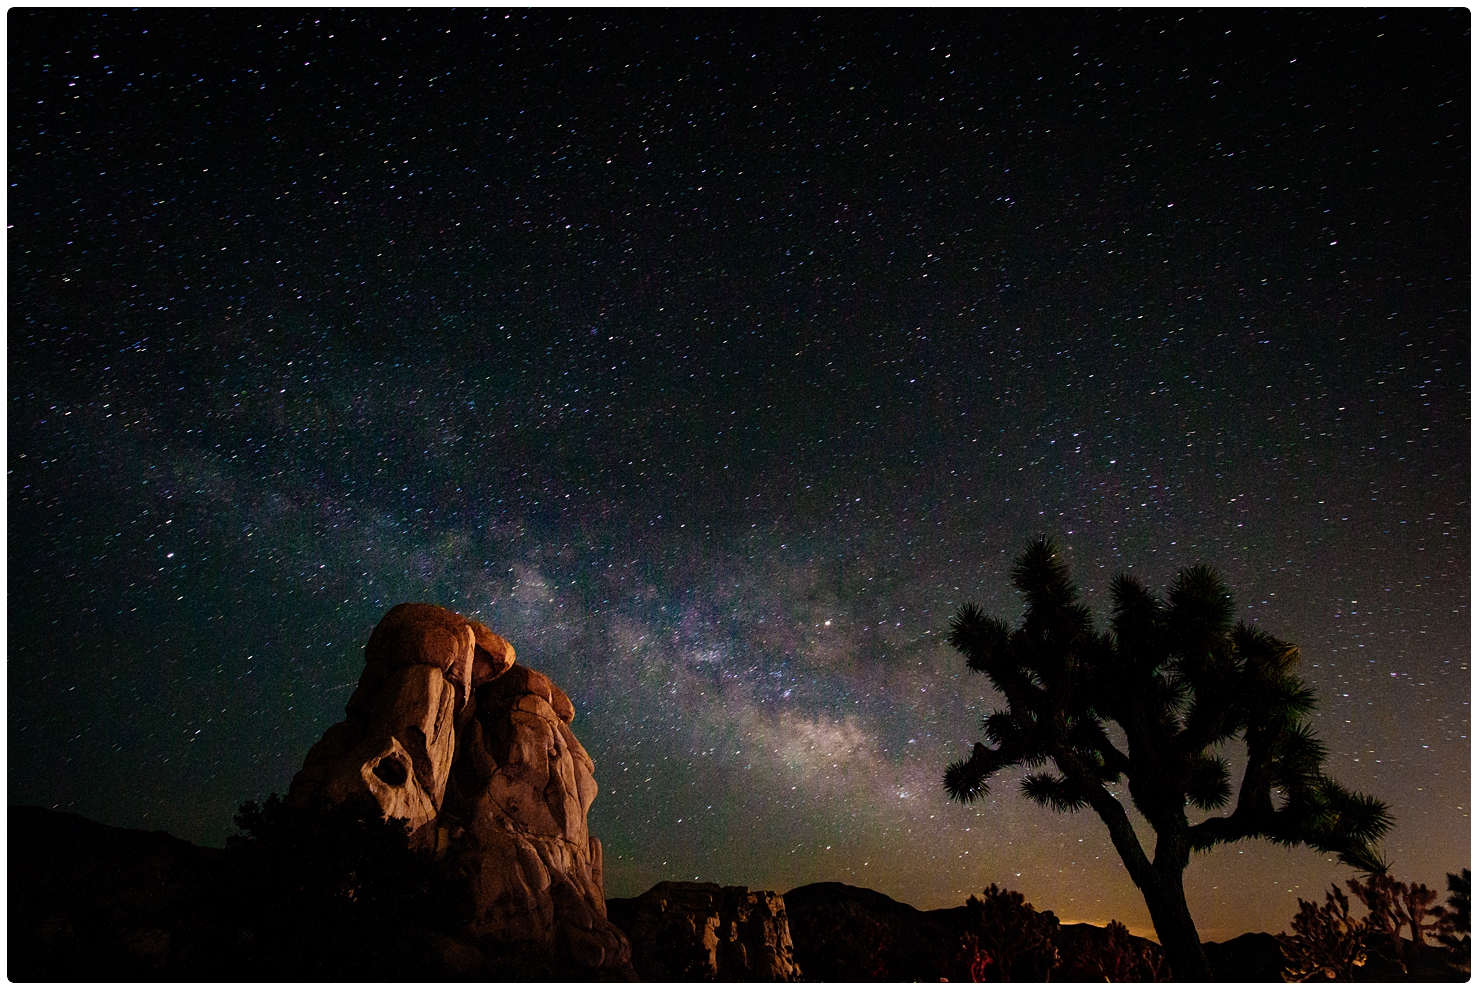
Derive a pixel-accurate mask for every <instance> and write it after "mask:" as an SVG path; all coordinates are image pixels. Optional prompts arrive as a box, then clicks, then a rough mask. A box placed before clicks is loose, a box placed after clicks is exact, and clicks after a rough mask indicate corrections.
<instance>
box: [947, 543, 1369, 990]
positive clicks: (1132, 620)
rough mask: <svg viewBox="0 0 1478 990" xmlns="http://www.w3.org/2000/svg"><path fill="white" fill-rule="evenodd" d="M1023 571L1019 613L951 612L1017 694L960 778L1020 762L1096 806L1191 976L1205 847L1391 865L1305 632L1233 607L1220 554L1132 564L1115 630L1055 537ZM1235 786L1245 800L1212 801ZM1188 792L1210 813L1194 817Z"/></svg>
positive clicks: (973, 657) (1174, 957)
mask: <svg viewBox="0 0 1478 990" xmlns="http://www.w3.org/2000/svg"><path fill="white" fill-rule="evenodd" d="M1011 578H1012V583H1013V584H1014V585H1015V586H1016V588H1017V590H1018V591H1019V592H1020V593H1021V595H1022V597H1023V598H1024V599H1025V601H1026V611H1025V614H1024V616H1023V618H1022V621H1021V624H1020V625H1019V626H1018V627H1017V628H1016V629H1012V628H1010V627H1009V626H1008V625H1007V624H1006V623H1004V622H1002V621H1000V620H999V619H994V618H989V617H987V616H986V615H985V614H984V613H983V612H982V611H981V610H980V609H979V608H978V607H977V606H975V605H973V604H967V605H965V606H964V607H963V608H961V609H960V611H959V613H958V614H957V615H956V616H955V618H954V620H953V623H952V625H951V630H950V642H951V644H952V645H953V646H954V647H955V648H956V649H957V650H959V651H960V652H961V653H962V654H964V656H965V662H966V663H967V665H968V666H969V668H970V669H971V670H975V671H979V672H980V673H983V674H985V675H986V676H987V677H988V678H989V679H990V682H991V684H992V685H993V686H994V687H995V689H996V690H997V691H999V692H1000V693H1001V694H1002V695H1003V696H1004V697H1005V701H1006V704H1005V707H1004V708H1002V709H1000V710H999V711H994V712H991V713H990V714H988V715H986V716H985V718H984V720H983V722H982V723H981V731H982V733H983V734H984V735H985V737H986V740H987V741H988V745H987V744H985V743H976V744H975V747H974V750H973V751H972V752H971V754H970V757H969V759H966V760H961V761H958V762H956V763H953V764H951V765H950V766H949V767H948V768H947V769H946V770H945V774H944V787H945V791H946V792H947V793H948V794H949V795H950V797H952V798H954V799H956V800H958V801H962V802H966V803H968V802H971V801H974V800H977V799H979V798H981V797H983V796H984V795H985V794H986V793H987V791H988V788H989V780H990V777H991V776H992V775H993V774H995V773H996V772H997V771H998V770H1003V769H1007V768H1012V767H1022V768H1025V769H1026V770H1027V771H1029V772H1028V773H1027V774H1026V775H1025V776H1024V778H1023V779H1022V780H1021V788H1022V791H1023V792H1024V793H1025V794H1026V795H1027V796H1028V797H1030V798H1031V799H1033V800H1034V801H1037V802H1038V803H1040V804H1042V805H1044V806H1046V807H1049V808H1052V809H1053V810H1056V811H1077V810H1079V809H1082V808H1092V809H1093V811H1094V812H1095V813H1097V815H1098V816H1099V817H1100V818H1101V819H1102V820H1103V822H1104V824H1105V825H1107V826H1108V830H1109V835H1110V837H1111V838H1112V840H1113V843H1114V847H1115V848H1116V849H1117V850H1118V852H1119V855H1120V857H1121V858H1122V859H1123V861H1124V865H1125V867H1126V868H1127V869H1128V871H1129V875H1130V877H1132V878H1133V880H1134V882H1135V884H1136V885H1137V886H1138V887H1139V889H1140V891H1141V892H1142V894H1143V895H1144V898H1145V903H1146V905H1147V906H1148V907H1149V911H1150V917H1151V918H1152V919H1153V920H1154V924H1155V930H1156V932H1157V933H1158V934H1159V936H1160V944H1161V945H1162V946H1164V948H1165V953H1166V956H1167V958H1168V962H1169V964H1170V968H1171V970H1172V971H1173V972H1174V974H1175V976H1176V978H1178V979H1202V980H1205V979H1210V978H1211V972H1210V968H1209V966H1208V965H1207V963H1206V957H1205V955H1204V954H1203V953H1202V951H1201V942H1200V938H1199V937H1198V936H1197V934H1196V928H1195V924H1194V922H1193V921H1192V919H1191V916H1190V911H1189V910H1188V909H1187V907H1186V901H1185V891H1184V888H1183V886H1182V876H1183V874H1184V872H1185V868H1186V865H1187V864H1188V863H1189V861H1190V855H1191V853H1192V852H1193V851H1204V850H1209V849H1211V848H1213V847H1214V846H1216V845H1218V844H1221V843H1224V842H1235V841H1238V840H1241V839H1247V838H1265V839H1269V840H1272V841H1274V842H1278V843H1281V844H1283V845H1289V846H1293V845H1299V844H1304V845H1309V846H1312V847H1313V848H1315V849H1319V850H1321V851H1326V852H1334V853H1337V854H1338V855H1339V856H1340V858H1341V859H1342V860H1343V861H1345V862H1347V863H1350V864H1352V865H1354V866H1356V867H1357V868H1360V869H1367V870H1372V869H1373V870H1383V869H1384V864H1382V863H1380V862H1379V859H1378V857H1377V856H1376V855H1375V853H1374V852H1373V849H1372V846H1373V843H1374V842H1375V841H1376V840H1378V839H1379V838H1380V836H1381V835H1383V834H1384V833H1385V832H1386V830H1387V829H1388V828H1390V825H1391V819H1390V816H1389V815H1388V813H1387V811H1386V807H1385V805H1384V804H1383V803H1381V802H1380V801H1378V800H1376V799H1374V798H1371V797H1366V796H1364V795H1361V794H1357V793H1354V792H1352V791H1349V790H1346V789H1345V788H1343V787H1341V786H1340V785H1339V784H1338V783H1336V782H1335V781H1333V780H1331V779H1330V778H1329V777H1328V776H1326V775H1325V773H1324V772H1323V761H1324V756H1325V750H1324V746H1323V744H1322V743H1320V742H1319V740H1318V739H1317V738H1316V737H1315V735H1314V733H1313V730H1312V729H1311V728H1310V726H1309V724H1308V723H1307V722H1306V721H1305V719H1306V718H1307V717H1308V715H1309V713H1310V712H1311V711H1312V710H1313V708H1314V696H1313V693H1312V692H1311V691H1310V690H1309V689H1308V688H1307V687H1306V686H1304V684H1303V683H1302V682H1301V681H1300V680H1299V679H1298V677H1297V676H1296V675H1295V674H1294V667H1295V666H1296V665H1297V663H1298V649H1297V647H1294V646H1292V645H1290V644H1288V643H1284V642H1282V641H1280V640H1278V639H1275V638H1274V637H1272V636H1270V635H1268V634H1267V633H1265V632H1263V631H1262V630H1260V629H1257V628H1254V627H1252V626H1249V625H1247V624H1245V623H1238V624H1234V623H1233V621H1232V617H1233V604H1232V598H1231V595H1230V593H1229V592H1228V591H1227V588H1226V585H1225V584H1224V583H1223V582H1222V580H1221V578H1220V577H1219V576H1218V575H1217V574H1216V572H1215V571H1213V570H1211V569H1210V568H1207V567H1192V568H1188V569H1186V570H1183V571H1181V572H1180V574H1179V576H1178V577H1177V578H1176V580H1175V583H1174V584H1173V585H1172V586H1171V588H1170V590H1169V593H1168V595H1166V596H1165V597H1164V598H1161V597H1159V596H1157V595H1155V594H1153V593H1152V592H1150V591H1149V590H1148V589H1146V588H1145V587H1144V586H1143V585H1142V584H1140V583H1139V582H1138V581H1136V580H1135V579H1133V578H1130V577H1120V578H1118V579H1116V580H1115V581H1114V582H1113V585H1112V589H1111V590H1112V597H1113V606H1114V613H1113V620H1112V623H1111V626H1110V629H1109V630H1108V631H1107V632H1100V631H1098V630H1097V629H1096V628H1095V627H1094V623H1093V618H1092V616H1091V614H1090V613H1089V610H1088V608H1087V606H1085V605H1084V604H1083V603H1082V602H1081V601H1080V600H1079V598H1078V592H1077V589H1076V587H1074V585H1073V583H1072V580H1071V579H1070V576H1069V574H1068V569H1067V566H1066V565H1065V564H1064V563H1063V561H1062V558H1061V556H1060V555H1059V553H1058V551H1057V548H1056V546H1055V545H1054V544H1053V543H1052V541H1050V540H1046V539H1039V540H1037V541H1035V542H1033V543H1031V544H1029V545H1028V546H1027V548H1026V550H1025V551H1024V552H1023V553H1022V554H1021V556H1020V557H1018V558H1017V559H1016V562H1015V566H1014V567H1013V569H1012V572H1011ZM1111 727H1112V728H1116V729H1117V733H1118V737H1117V741H1116V740H1115V739H1114V738H1111V737H1110V734H1109V730H1110V728H1111ZM1238 743H1240V745H1241V746H1243V747H1244V749H1245V753H1246V767H1245V770H1244V771H1243V774H1242V779H1241V781H1240V782H1239V783H1238V785H1237V787H1236V789H1235V791H1234V789H1233V787H1232V781H1231V775H1230V764H1229V763H1228V761H1227V759H1226V758H1225V757H1224V756H1223V755H1222V750H1223V749H1224V748H1226V747H1228V746H1231V745H1233V744H1238ZM1126 782H1127V789H1128V793H1129V797H1130V798H1131V800H1132V801H1133V802H1134V806H1135V807H1136V808H1137V809H1138V810H1139V812H1140V813H1141V814H1142V815H1144V817H1145V818H1146V819H1147V820H1148V821H1149V823H1150V825H1151V827H1152V828H1153V829H1154V831H1155V837H1156V842H1155V848H1154V851H1153V858H1151V856H1150V855H1149V854H1147V853H1146V852H1145V850H1144V849H1143V847H1141V845H1140V842H1139V839H1138V837H1137V836H1136V834H1135V832H1134V828H1133V826H1132V825H1131V824H1130V822H1129V817H1128V814H1127V813H1126V811H1125V808H1124V805H1123V803H1122V802H1121V800H1120V795H1121V790H1122V788H1123V786H1124V785H1125V783H1126ZM1234 797H1235V804H1234V805H1233V806H1232V808H1231V811H1230V812H1229V813H1225V814H1213V813H1214V812H1218V811H1223V810H1224V809H1226V808H1227V806H1228V805H1231V804H1232V802H1233V798H1234ZM1189 809H1195V810H1196V811H1197V812H1201V813H1202V814H1201V815H1199V816H1198V817H1200V818H1201V820H1200V821H1197V822H1195V823H1192V822H1191V820H1190V813H1189Z"/></svg>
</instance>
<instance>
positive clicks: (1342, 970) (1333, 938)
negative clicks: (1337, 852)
mask: <svg viewBox="0 0 1478 990" xmlns="http://www.w3.org/2000/svg"><path fill="white" fill-rule="evenodd" d="M1369 931H1370V930H1369V928H1368V927H1367V926H1366V923H1365V922H1364V921H1360V920H1357V919H1355V918H1353V917H1351V916H1350V899H1349V898H1348V897H1346V896H1345V895H1344V891H1342V890H1340V889H1339V886H1338V885H1337V884H1330V886H1329V893H1327V894H1325V895H1324V906H1323V907H1319V906H1318V905H1316V904H1315V903H1314V902H1313V901H1306V900H1304V899H1303V898H1302V897H1300V898H1299V899H1298V914H1297V915H1296V916H1295V917H1294V919H1293V934H1292V935H1289V934H1287V933H1284V934H1280V935H1279V936H1278V943H1279V945H1280V946H1281V947H1282V949H1283V958H1284V959H1286V960H1287V962H1288V965H1287V966H1286V967H1285V968H1284V970H1283V979H1284V980H1286V981H1288V982H1289V983H1306V982H1308V981H1309V980H1335V981H1338V982H1342V983H1348V982H1351V981H1352V980H1354V978H1355V976H1354V973H1355V970H1356V969H1357V968H1359V967H1360V966H1364V965H1365V959H1366V946H1365V942H1366V938H1367V937H1368V935H1369Z"/></svg>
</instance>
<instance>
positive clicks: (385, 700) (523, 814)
mask: <svg viewBox="0 0 1478 990" xmlns="http://www.w3.org/2000/svg"><path fill="white" fill-rule="evenodd" d="M364 652H365V667H364V672H363V673H362V674H361V675H360V678H359V684H358V686H357V688H356V689H355V691H354V693H353V695H352V696H351V697H350V698H349V702H348V705H347V706H346V707H345V718H344V721H342V722H340V723H338V724H337V725H335V726H333V727H331V728H330V729H329V730H328V731H327V732H325V733H324V735H323V738H322V739H321V740H319V742H318V743H317V744H316V745H315V746H314V747H313V748H312V749H311V750H310V751H309V752H308V756H307V758H306V760H305V761H304V763H303V769H302V770H301V771H299V773H298V774H297V776H296V777H294V778H293V782H292V788H291V790H290V791H289V792H288V804H289V805H291V806H293V807H297V808H302V809H312V808H315V807H325V806H334V805H339V804H342V803H344V802H346V801H352V800H364V799H366V798H368V799H371V800H373V801H374V802H375V803H376V804H377V805H378V806H379V807H380V809H381V810H382V812H383V813H384V814H385V815H386V816H387V817H393V818H404V819H406V820H407V823H408V826H409V828H410V829H411V831H412V843H413V845H415V846H418V847H421V848H426V849H432V850H434V851H435V855H436V856H437V858H438V859H439V860H445V862H446V863H447V866H448V868H449V870H450V872H451V873H452V875H453V876H454V877H455V878H456V879H457V881H458V882H457V883H456V884H455V886H457V887H460V888H461V893H463V894H465V898H466V902H467V918H466V933H467V935H468V936H470V937H471V938H472V939H473V940H474V941H475V942H480V943H485V944H486V945H488V946H499V947H501V948H500V951H502V949H506V948H507V947H508V946H516V947H518V948H519V949H520V951H522V952H524V953H526V954H527V953H531V954H536V955H537V954H540V953H556V954H558V956H559V957H560V958H561V959H563V960H566V961H568V962H570V963H573V964H575V965H576V966H578V967H582V968H584V969H588V970H591V971H602V970H609V971H611V972H612V973H613V974H626V975H634V974H632V971H631V968H630V962H631V949H630V946H629V944H628V943H627V940H626V938H625V936H624V935H623V934H622V932H621V931H620V930H619V929H617V928H616V927H615V926H614V925H612V924H611V923H610V922H609V921H607V920H606V907H605V895H604V890H603V880H602V855H601V845H600V840H599V839H597V838H596V837H594V836H592V835H590V834H589V831H588V829H587V827H586V820H585V816H586V813H587V812H588V811H589V809H590V805H591V802H592V801H594V800H595V794H596V784H595V773H594V771H595V764H594V762H593V761H592V760H591V759H590V755H589V754H588V753H587V752H585V748H584V747H583V746H581V745H580V742H579V740H578V739H576V738H575V735H574V733H573V732H572V731H570V723H571V722H572V721H573V719H574V716H575V709H574V706H573V705H572V704H571V703H570V699H569V697H568V696H566V695H565V693H564V692H563V691H561V690H560V689H559V687H557V686H556V685H555V684H553V683H552V682H551V681H550V680H549V678H547V677H545V676H544V675H543V674H541V673H539V672H538V671H536V670H530V669H529V668H527V667H523V666H521V665H519V664H518V663H516V662H515V657H514V650H513V647H512V646H511V645H510V644H509V643H508V641H507V640H505V639H503V638H502V637H501V636H499V635H498V634H496V633H494V632H493V631H492V630H490V629H488V628H487V627H486V626H484V625H483V624H482V623H480V622H477V621H475V620H472V619H468V618H466V617H464V616H461V615H458V614H457V613H455V612H452V611H450V610H448V609H445V608H441V607H440V606H437V605H428V604H404V605H397V606H396V607H395V608H393V609H391V610H390V611H389V612H388V613H386V615H385V617H384V618H383V619H381V620H380V623H379V625H377V626H376V627H375V629H374V632H373V633H371V634H370V638H369V642H368V643H367V644H366V646H365V651H364Z"/></svg>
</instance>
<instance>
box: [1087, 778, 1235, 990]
mask: <svg viewBox="0 0 1478 990" xmlns="http://www.w3.org/2000/svg"><path fill="white" fill-rule="evenodd" d="M1060 760H1061V762H1062V763H1066V764H1067V765H1068V766H1069V767H1071V768H1072V769H1074V770H1077V769H1078V767H1077V765H1076V764H1075V763H1074V762H1073V760H1072V757H1071V756H1070V755H1069V754H1063V756H1062V757H1060ZM1088 803H1089V805H1090V806H1091V807H1092V808H1093V810H1094V811H1096V812H1097V813H1098V817H1099V818H1100V819H1102V820H1103V823H1104V824H1105V825H1107V826H1108V830H1109V838H1110V839H1111V840H1112V841H1113V843H1114V848H1115V849H1117V850H1118V852H1119V858H1120V859H1122V860H1123V862H1124V868H1125V869H1127V870H1128V871H1129V876H1130V877H1131V878H1132V879H1133V880H1134V885H1135V886H1136V887H1138V888H1139V892H1140V894H1141V895H1142V896H1143V897H1144V903H1145V906H1146V907H1148V908H1149V910H1150V920H1151V921H1153V922H1154V925H1155V934H1157V935H1159V936H1160V948H1162V949H1164V950H1165V961H1166V962H1168V963H1169V964H1170V976H1171V978H1172V979H1174V980H1177V981H1181V980H1184V981H1187V982H1202V983H1205V982H1209V981H1210V980H1212V979H1213V977H1212V975H1211V964H1210V963H1209V962H1207V961H1206V953H1205V952H1204V951H1203V950H1202V949H1201V936H1200V935H1198V934H1197V933H1196V923H1195V922H1194V921H1193V920H1192V919H1191V909H1190V908H1189V907H1188V906H1187V905H1186V902H1185V885H1184V883H1183V877H1184V875H1185V868H1186V865H1187V864H1188V863H1189V862H1190V843H1189V841H1188V840H1189V836H1187V835H1186V834H1185V827H1184V822H1183V821H1179V822H1177V821H1175V820H1174V819H1171V820H1168V821H1161V822H1158V823H1153V822H1152V823H1151V824H1152V825H1154V826H1155V829H1156V833H1157V834H1158V835H1159V836H1160V841H1159V842H1158V843H1157V845H1156V849H1155V861H1154V862H1153V863H1152V862H1150V859H1149V857H1148V856H1146V855H1145V854H1144V847H1142V846H1141V845H1140V844H1139V836H1138V835H1136V834H1135V831H1134V826H1133V825H1131V824H1130V823H1129V816H1128V815H1127V814H1125V812H1124V806H1123V805H1121V804H1120V803H1119V802H1118V801H1117V800H1115V799H1114V798H1113V797H1111V796H1110V795H1109V794H1108V792H1107V791H1105V790H1103V789H1102V788H1095V789H1093V790H1090V791H1089V792H1088ZM1177 825H1178V826H1179V827H1178V828H1177Z"/></svg>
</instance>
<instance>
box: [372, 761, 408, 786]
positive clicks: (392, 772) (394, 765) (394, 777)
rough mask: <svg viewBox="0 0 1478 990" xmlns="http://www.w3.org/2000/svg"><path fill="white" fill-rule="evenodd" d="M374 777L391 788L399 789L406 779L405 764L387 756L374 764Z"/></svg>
mask: <svg viewBox="0 0 1478 990" xmlns="http://www.w3.org/2000/svg"><path fill="white" fill-rule="evenodd" d="M375 776H376V777H379V778H380V779H381V780H383V781H384V782H385V783H387V784H389V785H390V786H391V787H399V786H400V785H401V784H404V783H405V779H406V777H407V773H406V769H405V764H404V763H401V762H400V761H399V760H398V759H396V758H395V757H393V756H387V757H384V758H383V759H381V760H380V762H378V763H376V764H375Z"/></svg>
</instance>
